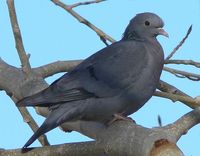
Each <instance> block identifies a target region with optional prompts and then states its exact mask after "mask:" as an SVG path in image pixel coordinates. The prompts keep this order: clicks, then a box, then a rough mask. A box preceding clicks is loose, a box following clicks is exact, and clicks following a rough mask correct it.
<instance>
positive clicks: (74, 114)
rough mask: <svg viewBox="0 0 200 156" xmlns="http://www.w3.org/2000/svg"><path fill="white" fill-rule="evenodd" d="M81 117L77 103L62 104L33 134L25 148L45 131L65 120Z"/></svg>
mask: <svg viewBox="0 0 200 156" xmlns="http://www.w3.org/2000/svg"><path fill="white" fill-rule="evenodd" d="M79 117H80V111H79V109H78V107H77V105H76V106H75V105H73V106H71V105H68V104H66V105H61V107H59V108H57V109H54V110H53V111H52V112H51V113H50V114H49V115H48V117H47V118H46V120H45V121H44V123H43V124H42V125H41V126H40V128H39V129H38V130H37V131H36V132H35V133H34V134H33V135H32V137H31V138H30V139H29V140H28V141H27V142H26V144H25V145H24V146H23V148H27V147H28V146H29V145H31V144H32V143H33V142H34V141H35V140H36V139H37V138H38V137H40V136H41V135H43V134H44V133H46V132H48V131H50V130H52V129H54V128H56V127H57V126H59V125H61V124H62V123H64V122H67V121H71V120H74V119H77V118H79Z"/></svg>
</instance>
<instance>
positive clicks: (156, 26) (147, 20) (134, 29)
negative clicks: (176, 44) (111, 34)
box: [122, 12, 168, 40]
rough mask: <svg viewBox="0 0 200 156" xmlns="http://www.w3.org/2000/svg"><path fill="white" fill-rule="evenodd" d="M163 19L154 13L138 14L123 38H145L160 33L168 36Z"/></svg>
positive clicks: (153, 36)
mask: <svg viewBox="0 0 200 156" xmlns="http://www.w3.org/2000/svg"><path fill="white" fill-rule="evenodd" d="M163 26H164V22H163V20H162V19H161V18H160V17H159V16H158V15H156V14H154V13H149V12H147V13H140V14H137V15H136V16H135V17H134V18H133V19H132V20H131V21H130V23H129V25H128V26H127V28H126V30H125V32H124V36H123V38H122V40H134V39H136V40H137V39H138V40H144V39H147V38H155V37H156V36H158V35H163V36H166V37H168V33H167V32H166V31H165V30H164V29H163Z"/></svg>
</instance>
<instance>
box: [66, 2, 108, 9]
mask: <svg viewBox="0 0 200 156" xmlns="http://www.w3.org/2000/svg"><path fill="white" fill-rule="evenodd" d="M103 1H106V0H94V1H87V2H78V3H75V4H72V5H70V7H71V9H72V8H75V7H78V6H81V5H89V4H94V3H100V2H103Z"/></svg>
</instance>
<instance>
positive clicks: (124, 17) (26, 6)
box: [0, 0, 200, 156]
mask: <svg viewBox="0 0 200 156" xmlns="http://www.w3.org/2000/svg"><path fill="white" fill-rule="evenodd" d="M65 2H66V3H68V2H69V3H70V4H72V3H75V2H79V1H75V0H71V1H70V0H68V1H67V0H65ZM15 3H16V11H17V15H18V22H19V25H20V28H21V33H22V35H23V41H24V46H25V49H26V52H27V53H30V54H31V58H30V62H31V65H32V66H33V67H37V66H40V65H44V64H47V63H50V62H53V61H57V60H73V59H84V58H86V57H88V56H90V55H91V54H93V53H94V52H96V51H98V50H99V49H101V48H103V47H104V46H105V45H104V44H103V43H102V42H101V41H100V40H99V37H98V36H97V35H96V33H94V32H93V31H91V30H90V29H89V28H87V27H86V26H84V25H82V24H80V23H78V22H77V21H76V20H75V19H74V18H73V17H72V16H71V15H69V14H68V13H67V12H65V11H64V10H63V9H61V8H59V7H57V6H55V5H54V4H53V3H52V2H51V1H49V0H42V1H41V0H29V1H27V0H15ZM75 11H77V12H78V13H80V14H81V15H82V16H84V17H85V18H86V19H88V20H89V21H91V22H92V23H93V24H95V25H96V26H97V27H99V28H101V29H102V30H103V31H104V32H106V33H107V34H109V35H110V36H112V37H113V38H114V39H116V40H119V39H120V38H121V36H122V33H123V31H124V29H125V27H126V26H127V24H128V23H129V20H130V19H131V18H132V17H133V16H135V15H136V14H137V13H140V12H154V13H156V14H158V15H159V16H160V17H162V18H163V20H164V22H165V30H166V31H167V32H168V33H169V35H170V38H169V39H167V38H164V37H159V41H160V43H161V44H162V46H163V48H164V51H165V56H167V55H168V54H169V53H170V52H171V51H172V49H173V48H174V47H175V46H176V45H177V44H178V43H179V41H180V40H181V39H182V38H183V36H184V35H185V34H186V31H187V29H188V27H189V26H190V25H191V24H192V25H193V31H192V33H191V35H190V37H189V38H188V40H187V41H186V43H185V44H184V45H183V46H182V47H181V48H180V50H179V51H178V52H177V53H176V54H175V56H174V59H192V60H195V61H198V62H200V53H199V52H200V46H199V35H200V20H199V19H200V18H199V17H200V1H199V0H191V1H183V0H176V1H172V0H170V1H157V0H108V1H107V2H103V3H100V4H94V5H90V6H81V7H79V8H76V9H75ZM0 25H1V26H0V57H1V58H2V59H4V60H5V61H6V62H7V63H9V64H12V65H14V66H17V67H20V62H19V59H18V55H17V52H16V50H15V42H14V39H13V34H12V31H11V26H10V22H9V16H8V9H7V5H6V1H5V0H2V1H0ZM171 67H175V68H177V69H185V70H187V71H190V72H196V73H200V72H199V70H196V69H195V68H193V67H186V66H171ZM58 76H59V74H58V75H55V76H53V77H50V78H48V79H47V81H48V82H49V83H50V82H52V81H53V80H55V79H56V78H58ZM162 79H163V80H165V81H167V82H168V83H171V84H173V85H176V86H177V87H178V88H179V89H181V90H183V91H185V92H186V93H188V94H189V95H191V96H193V97H195V96H197V95H200V91H199V88H200V82H191V81H189V80H186V79H179V78H176V77H175V76H173V75H171V74H168V73H166V72H163V73H162ZM29 110H30V111H31V113H32V114H33V116H34V118H35V119H36V120H37V121H38V123H39V124H41V123H42V122H43V120H44V118H42V117H40V116H38V115H36V113H35V112H34V110H33V109H29ZM189 111H190V109H189V108H188V107H186V106H184V105H183V104H181V103H179V102H176V103H172V102H171V101H170V100H166V99H161V98H157V97H153V98H152V99H151V100H150V101H149V102H148V103H147V104H146V105H145V106H144V107H143V108H142V109H140V110H139V111H138V112H136V113H135V114H133V115H132V117H133V118H134V120H136V121H137V123H139V124H140V125H143V126H146V127H155V126H158V123H157V115H158V114H159V115H160V116H161V117H162V121H163V124H164V125H165V124H168V123H171V122H173V121H175V120H177V119H178V118H179V117H181V116H182V115H183V114H185V113H187V112H189ZM0 123H1V128H0V138H1V139H0V147H1V148H7V149H8V148H19V147H21V146H22V145H23V144H24V143H25V142H26V141H27V140H28V138H29V137H30V136H31V135H32V131H31V130H30V128H29V127H28V126H27V125H26V124H25V123H24V122H23V120H22V118H21V116H20V114H19V112H18V111H17V109H16V107H15V105H14V103H13V102H12V101H11V100H10V98H9V97H8V96H7V95H6V94H5V93H4V92H3V91H2V92H0ZM47 136H48V139H49V141H50V143H51V144H58V143H64V142H77V141H84V140H88V138H86V137H84V136H82V135H80V134H78V133H70V134H65V133H63V132H62V131H60V130H58V129H55V130H53V131H51V132H49V133H48V134H47ZM199 138H200V126H195V127H194V128H193V129H191V130H190V131H189V132H188V133H187V135H185V136H183V137H182V138H181V139H180V141H179V142H178V145H179V147H180V148H181V149H182V151H183V152H184V153H185V155H192V156H199V155H200V151H199V147H198V144H199ZM39 145H40V144H39V143H38V142H35V143H34V144H33V146H39Z"/></svg>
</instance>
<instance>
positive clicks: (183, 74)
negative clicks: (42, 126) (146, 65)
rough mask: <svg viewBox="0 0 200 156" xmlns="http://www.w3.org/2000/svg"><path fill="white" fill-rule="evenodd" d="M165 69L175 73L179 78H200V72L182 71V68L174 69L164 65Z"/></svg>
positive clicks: (194, 79)
mask: <svg viewBox="0 0 200 156" xmlns="http://www.w3.org/2000/svg"><path fill="white" fill-rule="evenodd" d="M163 70H164V71H167V72H169V73H171V74H174V75H175V76H176V77H179V78H188V79H189V80H192V81H199V80H200V75H199V74H194V73H189V72H185V71H181V70H177V69H173V68H169V67H164V68H163Z"/></svg>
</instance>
